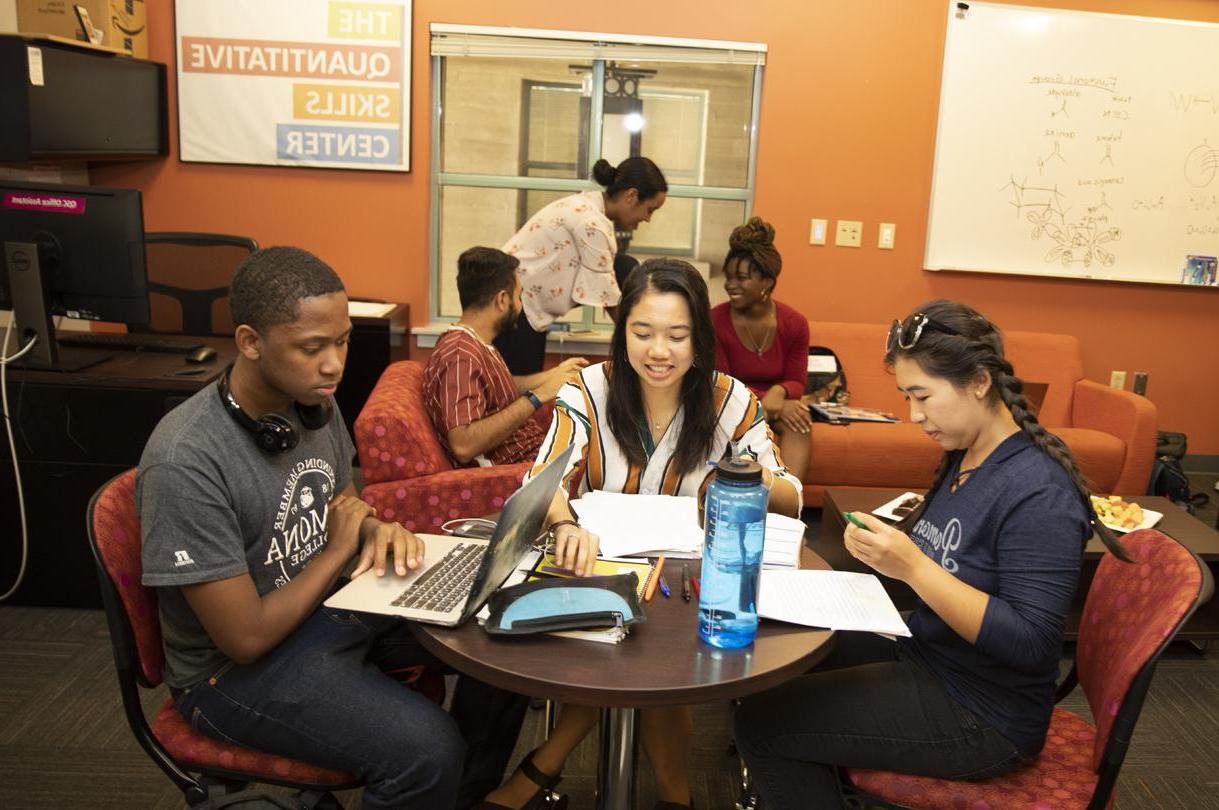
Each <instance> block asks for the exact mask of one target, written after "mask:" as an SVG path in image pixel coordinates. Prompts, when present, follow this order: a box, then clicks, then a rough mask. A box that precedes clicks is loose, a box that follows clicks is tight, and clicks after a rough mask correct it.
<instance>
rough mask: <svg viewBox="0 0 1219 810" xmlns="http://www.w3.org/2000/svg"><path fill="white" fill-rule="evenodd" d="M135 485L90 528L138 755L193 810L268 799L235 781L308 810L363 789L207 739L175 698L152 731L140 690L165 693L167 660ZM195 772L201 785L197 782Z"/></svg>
mask: <svg viewBox="0 0 1219 810" xmlns="http://www.w3.org/2000/svg"><path fill="white" fill-rule="evenodd" d="M135 478H136V471H135V470H128V471H127V472H125V473H122V474H121V475H119V476H116V477H115V478H113V479H111V480H110V481H109V482H108V483H106V484H104V485H103V486H102V488H101V489H99V490H98V491H97V493H96V494H95V495H94V496H93V500H92V501H90V503H89V512H88V520H87V524H86V527H87V529H88V534H89V544H90V546H92V549H93V556H94V559H95V560H96V562H97V566H98V578H99V580H100V584H101V589H102V600H103V602H104V603H105V607H106V622H107V624H108V625H109V627H110V643H111V647H112V648H113V651H114V663H115V668H116V670H117V672H118V682H119V691H120V693H121V694H122V698H123V711H124V714H125V715H126V718H127V724H128V726H130V727H131V731H132V733H133V734H134V735H135V738H136V740H137V741H138V742H139V743H140V747H141V748H143V749H144V751H145V752H146V753H147V754H148V756H149V757H150V758H152V760H153V762H154V763H155V764H156V765H157V767H159V768H160V769H161V771H162V772H163V773H165V775H166V776H168V777H169V778H170V779H171V780H172V781H173V783H174V784H175V785H177V787H178V789H179V790H180V791H182V795H183V797H184V798H185V799H186V801H187V803H188V804H189V805H191V806H192V807H212V806H217V807H219V806H223V805H224V802H223V801H222V799H223V798H229V799H237V798H238V797H251V798H252V797H258V796H261V795H262V794H258V793H256V792H253V791H244V792H241V793H238V794H235V795H233V794H228V787H229V783H230V782H233V781H236V782H237V783H238V784H240V783H242V782H248V781H255V782H263V783H269V784H277V785H285V786H287V787H291V788H296V789H297V790H298V791H299V793H298V794H297V796H298V797H300V798H301V799H302V801H303V802H306V804H305V805H304V806H314V805H315V804H316V803H317V802H319V801H322V800H323V799H324V798H325V797H326V796H327V791H329V790H335V789H347V788H352V787H358V786H359V781H358V780H357V779H356V778H355V777H354V776H353V775H351V774H349V773H344V772H343V771H337V770H334V769H331V768H323V767H320V766H317V765H313V764H311V763H307V762H301V761H299V760H294V759H289V758H287V757H280V756H275V755H273V754H266V753H263V752H261V751H255V750H252V749H249V748H243V747H241V746H238V745H233V744H231V743H227V742H222V741H219V740H214V739H212V738H210V737H206V736H204V735H203V734H200V733H199V732H197V731H195V730H194V729H193V728H191V726H190V724H189V723H187V722H186V720H185V719H183V717H182V716H181V714H179V713H178V710H177V708H176V707H175V706H174V703H173V698H166V699H165V701H164V702H163V703H162V704H161V706H160V708H159V709H158V710H157V712H156V716H155V718H154V719H153V722H152V725H151V726H150V725H149V723H148V719H147V718H146V717H145V715H144V709H143V705H142V703H141V701H140V696H139V688H138V686H137V684H138V685H139V686H145V687H155V686H157V685H159V684H160V683H161V676H162V671H163V667H164V663H165V659H164V653H163V651H162V647H161V624H160V617H159V616H158V614H157V598H156V591H155V590H153V589H152V588H148V587H145V586H144V585H143V584H141V582H140V579H141V576H142V574H143V566H142V564H141V561H140V540H141V537H140V520H139V516H138V514H137V511H136V506H135ZM409 674H411V675H415V676H416V677H417V676H418V673H409ZM429 674H430V673H429ZM437 677H438V676H437ZM190 771H195V772H198V773H202V774H203V777H202V778H196V777H195V776H192V775H191V773H190ZM239 789H240V788H239Z"/></svg>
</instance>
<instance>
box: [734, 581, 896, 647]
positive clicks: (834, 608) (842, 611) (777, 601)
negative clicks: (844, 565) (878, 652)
mask: <svg viewBox="0 0 1219 810" xmlns="http://www.w3.org/2000/svg"><path fill="white" fill-rule="evenodd" d="M758 615H759V616H761V617H763V618H766V619H777V620H778V621H782V622H791V623H792V624H803V625H807V626H809V627H827V628H829V629H831V630H865V631H871V632H873V633H886V634H888V635H892V636H908V635H910V630H909V629H908V628H907V627H906V623H905V622H903V621H902V617H901V615H900V614H899V613H898V612H897V608H896V607H894V606H893V600H892V599H890V598H889V595H888V594H887V593H885V589H884V586H883V585H881V584H880V580H879V579H877V578H876V577H875V576H874V575H872V574H857V573H853V572H850V571H773V570H772V571H765V570H764V571H762V582H761V584H760V585H759V586H758Z"/></svg>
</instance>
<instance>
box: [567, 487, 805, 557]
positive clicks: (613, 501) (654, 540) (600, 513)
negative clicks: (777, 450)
mask: <svg viewBox="0 0 1219 810" xmlns="http://www.w3.org/2000/svg"><path fill="white" fill-rule="evenodd" d="M572 508H573V509H574V510H575V512H576V514H577V515H579V516H580V523H581V525H583V526H584V527H586V528H587V529H588V530H589V531H590V532H593V533H594V534H596V535H598V536H599V537H600V538H601V551H600V553H601V555H602V556H604V557H640V556H652V557H654V556H656V555H658V554H664V555H665V556H666V557H676V558H698V557H701V556H702V553H703V530H702V529H701V528H699V525H698V502H697V501H696V500H695V499H694V498H691V497H679V496H674V495H623V494H622V493H618V492H602V491H600V490H593V491H592V492H589V493H587V494H585V495H584V496H583V497H581V498H579V499H578V500H575V501H573V502H572ZM804 529H805V526H804V523H803V522H801V521H799V520H796V519H795V518H790V517H785V516H784V515H776V514H774V513H771V514H768V515H767V516H766V544H765V547H764V549H763V552H762V567H763V568H786V569H791V568H799V567H800V547H801V545H802V544H803V542H804Z"/></svg>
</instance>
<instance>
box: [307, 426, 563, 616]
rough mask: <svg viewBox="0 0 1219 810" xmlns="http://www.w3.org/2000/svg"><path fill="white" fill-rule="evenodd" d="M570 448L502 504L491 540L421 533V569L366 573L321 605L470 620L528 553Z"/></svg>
mask: <svg viewBox="0 0 1219 810" xmlns="http://www.w3.org/2000/svg"><path fill="white" fill-rule="evenodd" d="M571 453H572V448H570V447H569V448H567V449H566V450H564V451H563V453H562V454H561V455H560V456H559V457H558V458H556V459H555V460H554V461H552V462H551V463H550V465H549V466H548V467H546V469H544V470H542V472H540V473H538V474H537V475H536V476H534V477H533V478H531V479H530V480H529V483H527V484H525V486H523V487H521V488H520V489H519V490H517V491H516V492H515V493H513V495H512V496H511V497H510V498H508V500H507V501H505V502H504V508H503V511H501V512H500V516H499V521H498V522H497V523H496V524H495V531H494V532H493V533H492V535H491V539H490V540H481V539H476V538H468V537H448V536H444V535H436V534H421V535H419V537H420V538H421V539H422V540H423V542H424V546H425V551H424V557H423V565H421V566H419V567H418V568H416V569H415V570H414V571H411V572H410V573H408V574H406V576H398V575H397V574H396V573H394V571H393V569H392V568H390V569H388V570H387V571H386V573H385V574H384V576H377V575H376V572H375V571H373V570H371V569H370V570H368V571H365V572H364V573H363V574H361V575H360V576H358V577H356V578H355V579H354V580H352V581H351V582H350V583H349V584H348V585H346V586H345V587H343V588H342V589H340V590H339V591H338V592H337V593H335V594H334V595H333V596H331V597H330V598H329V599H327V600H326V606H327V607H332V608H338V609H340V610H358V611H363V612H365V613H385V614H388V615H391V616H401V617H403V618H404V619H412V620H414V621H419V622H426V623H428V624H439V625H444V626H446V627H455V626H457V625H459V624H461V623H463V622H464V621H465V620H466V619H468V618H470V617H471V616H473V615H474V614H475V613H477V612H478V609H479V608H481V607H482V605H483V602H486V601H487V600H488V599H489V598H490V597H491V594H492V593H494V592H495V589H496V588H498V587H499V586H500V585H502V584H503V583H504V580H506V579H507V578H508V576H509V575H510V574H511V573H512V572H513V570H514V569H515V568H516V566H517V565H518V564H519V563H520V561H521V560H522V559H523V558H524V556H525V555H526V554H527V553H529V551H530V549H531V548H532V547H533V541H534V540H535V539H537V537H538V536H539V535H540V534H541V533H542V524H543V523H544V522H545V520H546V513H547V511H548V510H549V509H550V504H551V501H552V500H553V499H554V494H555V492H556V491H557V490H558V488H559V482H560V481H561V480H562V478H563V470H564V469H565V468H566V467H567V460H568V459H569V458H570V457H571Z"/></svg>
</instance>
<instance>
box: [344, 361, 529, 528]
mask: <svg viewBox="0 0 1219 810" xmlns="http://www.w3.org/2000/svg"><path fill="white" fill-rule="evenodd" d="M423 369H424V365H423V363H419V362H415V361H413V360H403V361H400V362H397V363H391V364H390V365H389V366H388V367H387V368H386V369H385V371H384V372H383V373H382V374H381V379H380V380H378V381H377V387H376V388H374V389H373V391H372V393H371V394H370V395H369V397H368V401H367V402H366V403H365V405H364V409H363V410H361V411H360V415H359V416H358V417H356V422H355V436H356V449H357V450H358V451H359V453H360V469H361V472H362V473H363V475H364V490H363V497H364V500H365V501H367V502H368V503H370V504H372V505H373V506H375V507H376V508H377V515H378V516H379V517H380V518H381V519H382V520H393V521H397V522H398V523H401V524H402V525H403V526H405V527H406V528H408V529H410V530H411V531H417V532H431V533H433V534H434V533H436V532H438V531H439V530H440V525H441V524H442V523H444V522H445V521H446V520H451V519H452V518H458V517H478V516H481V515H489V514H491V513H493V512H498V511H499V510H500V508H501V507H502V506H503V505H504V501H505V500H507V498H508V496H509V495H511V494H512V493H513V492H516V490H517V489H519V488H520V486H521V479H523V478H524V476H525V472H526V471H527V470H528V469H529V464H528V463H523V464H504V465H500V466H494V467H456V468H455V467H454V466H453V463H452V461H450V460H449V457H448V455H447V454H446V453H445V451H444V448H443V447H442V446H441V445H440V440H439V439H438V438H437V437H436V430H435V428H434V427H433V426H432V420H431V419H430V418H429V417H428V413H427V409H426V407H424V404H423Z"/></svg>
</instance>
